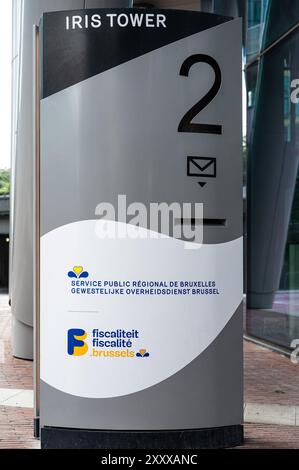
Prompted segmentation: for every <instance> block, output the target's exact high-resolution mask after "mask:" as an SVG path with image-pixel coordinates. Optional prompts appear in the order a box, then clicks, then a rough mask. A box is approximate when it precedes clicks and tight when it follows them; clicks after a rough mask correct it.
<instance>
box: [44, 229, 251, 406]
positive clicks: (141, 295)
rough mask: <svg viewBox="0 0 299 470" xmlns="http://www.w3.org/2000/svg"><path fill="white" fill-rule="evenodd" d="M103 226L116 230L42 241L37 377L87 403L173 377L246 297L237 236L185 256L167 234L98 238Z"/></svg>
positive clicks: (58, 233) (72, 232)
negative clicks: (234, 238) (159, 236)
mask: <svg viewBox="0 0 299 470" xmlns="http://www.w3.org/2000/svg"><path fill="white" fill-rule="evenodd" d="M104 223H105V224H108V225H109V227H110V229H111V230H116V229H119V228H120V225H121V224H120V223H117V222H107V221H105V222H99V221H95V220H89V221H83V222H77V223H73V224H70V225H66V226H64V227H60V228H59V229H57V230H54V231H52V232H50V233H48V234H47V235H45V236H44V237H42V239H41V273H42V274H41V378H42V380H43V381H45V382H46V383H47V384H49V385H51V386H52V387H55V388H56V389H58V390H61V391H63V392H65V393H69V394H72V395H76V396H80V397H88V398H105V397H116V396H123V395H128V394H132V393H135V392H138V391H140V390H143V389H146V388H148V387H151V386H153V385H155V384H157V383H159V382H161V381H163V380H165V379H167V378H169V377H170V376H172V375H173V374H175V373H177V372H178V371H180V370H181V369H182V368H184V367H185V366H186V365H188V364H189V363H190V362H191V361H193V360H194V359H195V358H196V357H197V356H198V355H200V354H201V353H202V352H203V351H204V350H205V349H206V348H207V347H208V346H209V345H210V344H211V343H212V342H213V341H214V340H215V338H216V337H217V336H218V335H219V333H220V332H221V331H222V330H223V328H224V327H225V325H226V324H227V322H228V321H229V320H230V318H231V317H232V315H233V314H234V312H235V311H236V309H237V308H238V306H239V305H240V303H241V302H242V296H243V280H242V277H241V276H240V273H242V257H243V239H242V238H240V239H237V240H234V241H232V242H229V243H224V244H218V245H203V246H201V247H200V248H199V249H196V250H186V249H184V247H185V244H184V242H183V241H180V240H177V239H174V238H169V237H162V238H150V237H147V238H146V237H143V238H135V239H132V238H128V237H126V236H124V237H123V238H120V239H114V240H113V239H100V238H99V237H98V236H97V234H98V229H99V227H100V225H99V224H104ZM100 228H101V227H100ZM135 230H137V231H140V233H141V232H142V233H143V235H146V234H147V235H149V232H148V231H147V230H145V229H141V228H137V229H136V228H135ZM228 273H229V274H228ZM215 360H217V358H215Z"/></svg>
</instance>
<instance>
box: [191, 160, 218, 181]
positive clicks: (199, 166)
mask: <svg viewBox="0 0 299 470" xmlns="http://www.w3.org/2000/svg"><path fill="white" fill-rule="evenodd" d="M187 163H188V169H187V171H188V176H197V177H199V176H200V177H202V178H216V176H217V160H216V158H207V157H205V158H204V157H188V162H187Z"/></svg>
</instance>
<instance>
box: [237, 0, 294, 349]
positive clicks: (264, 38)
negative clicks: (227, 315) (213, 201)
mask: <svg viewBox="0 0 299 470" xmlns="http://www.w3.org/2000/svg"><path fill="white" fill-rule="evenodd" d="M246 3H247V21H246V23H247V40H246V46H247V48H246V51H247V53H246V57H247V67H246V78H247V100H248V123H247V125H248V135H247V139H248V179H247V180H248V187H247V198H248V201H247V204H248V214H247V218H248V227H247V236H248V252H247V267H248V269H247V304H248V310H247V318H246V330H247V333H248V334H249V335H251V336H255V337H258V338H261V339H263V340H266V341H270V342H272V343H275V344H278V345H280V346H283V347H285V348H290V345H291V342H292V340H293V339H297V338H299V173H298V163H299V105H298V104H295V103H292V102H291V99H290V95H291V82H292V80H294V79H297V78H299V2H294V1H293V0H284V1H283V2H282V1H277V0H272V1H271V0H249V1H247V2H246ZM297 26H298V28H297Z"/></svg>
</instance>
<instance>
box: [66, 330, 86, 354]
mask: <svg viewBox="0 0 299 470" xmlns="http://www.w3.org/2000/svg"><path fill="white" fill-rule="evenodd" d="M86 338H87V333H86V331H84V330H81V329H79V328H76V329H72V330H69V331H68V334H67V352H68V355H69V356H84V355H85V354H86V353H87V351H88V345H87V343H86V342H85V341H84V340H85V339H86Z"/></svg>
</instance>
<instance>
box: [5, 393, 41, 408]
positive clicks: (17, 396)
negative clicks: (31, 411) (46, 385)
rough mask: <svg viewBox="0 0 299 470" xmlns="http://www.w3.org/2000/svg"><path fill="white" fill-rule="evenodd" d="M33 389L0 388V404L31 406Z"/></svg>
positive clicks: (17, 406) (21, 406) (18, 406)
mask: <svg viewBox="0 0 299 470" xmlns="http://www.w3.org/2000/svg"><path fill="white" fill-rule="evenodd" d="M33 401H34V399H33V390H19V389H13V388H0V406H1V407H5V406H10V407H16V408H33Z"/></svg>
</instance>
